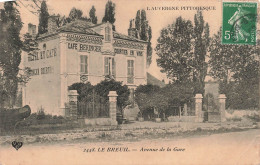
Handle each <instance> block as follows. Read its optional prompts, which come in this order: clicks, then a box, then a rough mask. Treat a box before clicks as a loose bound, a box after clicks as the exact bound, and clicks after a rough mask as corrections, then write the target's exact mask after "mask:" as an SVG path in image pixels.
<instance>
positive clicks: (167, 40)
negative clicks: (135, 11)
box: [155, 11, 209, 94]
mask: <svg viewBox="0 0 260 165" xmlns="http://www.w3.org/2000/svg"><path fill="white" fill-rule="evenodd" d="M157 41H158V44H157V46H156V48H155V50H156V54H157V55H158V56H159V59H157V65H158V66H160V67H161V68H162V70H161V71H162V72H165V73H166V74H167V76H168V77H169V78H171V79H172V80H174V81H179V82H185V81H189V80H192V81H193V85H194V94H196V93H201V94H204V87H205V84H204V81H205V77H206V74H207V63H206V61H205V60H206V55H207V52H208V47H209V25H208V24H207V23H206V25H204V19H203V16H202V13H201V11H198V12H197V14H195V16H194V26H193V25H192V23H191V21H190V20H187V21H186V20H184V19H182V18H181V17H178V18H177V19H176V22H175V23H173V24H172V25H169V26H168V27H167V28H164V29H162V30H161V35H160V37H159V38H158V40H157Z"/></svg>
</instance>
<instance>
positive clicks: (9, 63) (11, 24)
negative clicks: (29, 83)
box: [0, 1, 23, 107]
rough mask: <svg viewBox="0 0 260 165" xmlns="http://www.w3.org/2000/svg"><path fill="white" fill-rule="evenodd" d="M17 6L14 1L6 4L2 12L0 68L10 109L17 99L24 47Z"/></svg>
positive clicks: (0, 22) (0, 13)
mask: <svg viewBox="0 0 260 165" xmlns="http://www.w3.org/2000/svg"><path fill="white" fill-rule="evenodd" d="M15 6H16V3H15V2H13V1H12V2H5V3H4V9H1V11H0V68H1V69H2V70H3V75H2V76H3V77H2V78H3V79H4V81H3V82H2V83H3V84H2V85H3V86H2V88H3V90H4V91H5V92H4V93H5V94H6V96H7V98H6V99H7V100H9V105H8V106H10V107H11V106H12V105H14V102H15V98H16V92H17V86H18V81H19V79H18V77H17V75H18V72H19V65H20V63H21V49H22V47H23V44H22V41H21V39H20V31H21V28H22V22H21V18H20V13H19V11H18V10H17V9H16V7H15Z"/></svg>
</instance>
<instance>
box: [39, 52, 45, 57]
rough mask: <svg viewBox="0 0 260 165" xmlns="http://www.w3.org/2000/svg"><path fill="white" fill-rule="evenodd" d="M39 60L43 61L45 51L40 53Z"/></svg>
mask: <svg viewBox="0 0 260 165" xmlns="http://www.w3.org/2000/svg"><path fill="white" fill-rule="evenodd" d="M40 55H41V59H45V51H42V52H40Z"/></svg>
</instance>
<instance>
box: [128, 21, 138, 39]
mask: <svg viewBox="0 0 260 165" xmlns="http://www.w3.org/2000/svg"><path fill="white" fill-rule="evenodd" d="M128 36H130V37H135V38H137V29H136V28H135V20H134V19H132V20H131V21H130V27H129V29H128Z"/></svg>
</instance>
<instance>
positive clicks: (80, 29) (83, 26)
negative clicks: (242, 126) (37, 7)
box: [40, 20, 146, 43]
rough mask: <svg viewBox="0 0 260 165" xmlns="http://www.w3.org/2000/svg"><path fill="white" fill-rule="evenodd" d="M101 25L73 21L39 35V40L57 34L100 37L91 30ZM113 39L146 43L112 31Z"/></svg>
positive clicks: (84, 21)
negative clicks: (71, 33) (53, 30)
mask: <svg viewBox="0 0 260 165" xmlns="http://www.w3.org/2000/svg"><path fill="white" fill-rule="evenodd" d="M102 24H104V23H100V24H93V23H91V22H88V21H86V20H75V21H73V22H70V23H68V24H66V25H64V26H61V27H59V28H57V30H56V32H52V33H49V32H47V33H44V34H41V35H40V37H41V38H43V37H47V36H49V35H53V34H56V33H57V32H73V33H81V34H87V35H96V36H102V35H101V34H99V33H97V32H96V31H94V30H93V28H96V27H98V26H101V25H102ZM113 37H114V38H117V39H123V40H129V41H135V42H143V43H146V41H143V40H140V39H137V38H135V37H131V36H128V35H124V34H121V33H118V32H115V31H113Z"/></svg>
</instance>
